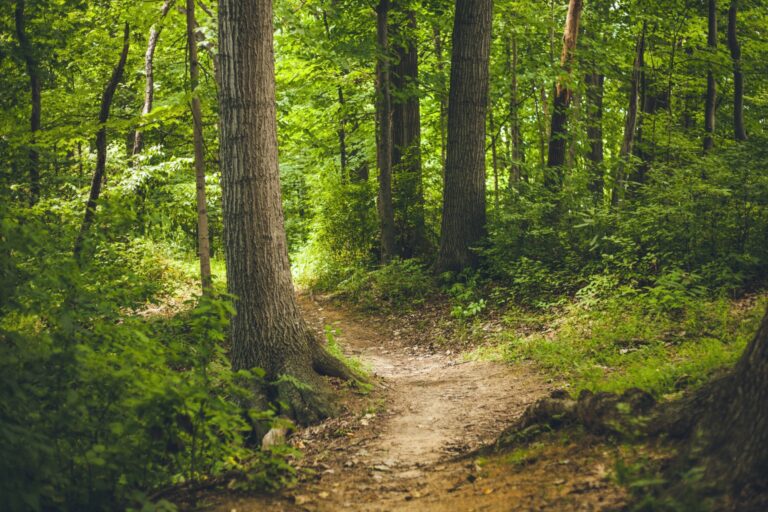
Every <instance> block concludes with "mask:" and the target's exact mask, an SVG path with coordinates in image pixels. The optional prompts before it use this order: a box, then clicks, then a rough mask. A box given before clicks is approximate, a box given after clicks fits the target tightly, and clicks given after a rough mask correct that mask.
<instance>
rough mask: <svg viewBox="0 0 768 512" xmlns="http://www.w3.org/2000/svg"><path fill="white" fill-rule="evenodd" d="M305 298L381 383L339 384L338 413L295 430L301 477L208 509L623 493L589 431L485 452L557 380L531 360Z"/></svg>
mask: <svg viewBox="0 0 768 512" xmlns="http://www.w3.org/2000/svg"><path fill="white" fill-rule="evenodd" d="M300 301H301V305H302V308H303V310H304V312H305V314H306V316H307V318H308V320H309V321H310V322H311V323H312V324H313V325H314V326H316V328H317V329H318V331H322V330H323V329H324V327H325V326H331V327H332V328H333V329H334V330H335V332H336V336H335V337H336V340H337V341H338V343H339V345H340V346H341V347H342V349H343V350H344V352H345V353H346V354H347V355H349V356H352V357H355V358H357V359H358V360H360V361H361V362H362V363H363V364H364V365H366V366H367V367H368V369H369V370H370V372H371V373H372V374H373V375H374V378H373V381H374V389H373V390H372V391H371V392H370V393H367V394H360V393H354V392H351V391H350V390H349V389H348V388H346V387H344V386H342V387H341V388H340V392H341V394H342V395H344V396H346V398H345V400H344V412H343V414H342V415H341V416H339V417H337V418H334V419H330V420H328V421H326V422H324V423H322V424H320V425H316V426H313V427H309V428H306V429H302V430H300V431H298V432H296V433H295V434H294V435H293V436H292V437H291V440H290V443H291V444H293V445H294V446H296V447H298V448H300V449H301V450H302V452H304V454H305V455H304V458H303V459H302V460H300V461H298V462H297V465H298V467H299V469H300V470H301V474H302V477H301V478H300V481H299V483H298V484H297V485H296V486H294V487H292V488H290V489H287V490H284V491H282V492H281V493H278V494H276V495H270V496H253V495H250V496H249V495H242V494H241V495H236V494H232V493H229V492H225V491H222V492H220V493H218V494H214V495H208V496H206V497H205V498H204V501H203V503H205V505H203V509H205V510H214V511H217V512H251V511H266V510H269V511H274V512H280V511H286V512H287V511H344V510H349V511H391V510H404V511H408V510H419V511H451V512H453V511H472V510H477V511H480V510H483V511H485V510H487V511H495V510H504V511H508V510H552V511H570V510H573V511H576V510H579V511H581V510H616V509H619V508H621V506H622V505H623V504H624V503H625V502H626V499H627V496H626V494H625V492H624V491H623V489H622V488H620V487H619V486H617V485H616V484H615V483H614V482H613V480H612V478H611V471H610V468H611V467H612V465H613V463H614V460H615V457H616V448H612V447H610V446H606V445H605V444H602V443H601V442H597V441H594V442H593V440H592V439H591V438H589V437H587V436H585V435H581V434H573V435H572V436H571V438H570V439H569V438H568V436H567V435H563V434H559V435H554V434H553V435H550V436H549V437H548V438H546V439H548V440H545V441H544V442H538V443H535V444H533V445H530V446H527V447H525V448H520V449H517V450H513V451H511V452H507V453H500V454H495V455H491V456H486V457H480V456H478V454H477V452H476V450H477V449H478V448H481V447H484V446H487V445H490V444H492V443H493V442H494V441H495V440H496V438H497V437H498V435H499V434H500V433H501V432H502V431H503V430H504V429H505V428H506V427H507V426H509V425H510V424H512V423H513V422H514V421H515V419H517V418H518V417H519V416H520V415H521V414H522V413H523V411H524V410H525V408H526V407H527V406H528V405H530V404H531V403H533V402H534V401H535V400H537V399H539V398H541V397H543V396H546V395H547V394H548V393H549V392H550V391H551V388H552V384H549V383H548V382H547V380H546V379H545V378H543V377H542V376H541V375H540V374H539V373H537V371H536V370H535V369H534V368H533V367H532V366H530V365H527V364H515V365H504V364H498V363H491V362H477V361H465V360H463V359H462V358H461V355H460V354H457V353H454V351H453V350H450V349H445V348H441V349H439V350H438V349H436V348H435V346H436V345H435V343H433V342H432V340H425V339H418V336H416V337H414V335H413V332H414V330H415V331H417V332H418V329H413V328H412V327H413V326H410V327H411V328H410V329H409V326H407V325H404V324H403V323H402V322H400V323H398V320H397V318H395V319H394V320H392V319H390V320H387V319H381V318H374V317H370V316H365V315H362V314H358V313H354V312H350V311H348V310H346V309H342V308H340V307H338V306H335V305H333V304H332V303H331V302H329V301H322V300H321V299H319V298H317V297H315V298H310V297H307V296H304V297H302V298H301V299H300ZM403 322H405V320H403ZM404 330H405V331H408V332H410V335H408V336H403V335H401V332H402V331H404ZM424 336H425V337H426V336H429V333H428V331H426V330H425V331H424ZM201 504H202V503H201V502H198V507H199V506H200V505H201Z"/></svg>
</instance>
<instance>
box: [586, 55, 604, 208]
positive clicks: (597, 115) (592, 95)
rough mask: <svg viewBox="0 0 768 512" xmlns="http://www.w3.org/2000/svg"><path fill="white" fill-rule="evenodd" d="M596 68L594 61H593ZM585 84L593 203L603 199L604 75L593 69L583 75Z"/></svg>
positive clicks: (590, 182) (590, 183) (590, 187)
mask: <svg viewBox="0 0 768 512" xmlns="http://www.w3.org/2000/svg"><path fill="white" fill-rule="evenodd" d="M593 68H596V63H593ZM584 81H585V83H586V84H587V139H588V140H589V153H588V157H589V170H590V173H589V174H590V179H589V184H588V186H589V190H590V192H592V197H593V198H594V200H595V204H600V203H601V202H602V199H603V187H604V183H603V172H604V168H603V91H604V89H605V87H604V85H605V75H603V74H602V73H600V72H598V71H597V70H596V69H593V71H592V72H591V73H588V74H587V75H586V77H585V80H584Z"/></svg>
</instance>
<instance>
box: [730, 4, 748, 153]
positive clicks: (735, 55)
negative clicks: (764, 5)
mask: <svg viewBox="0 0 768 512" xmlns="http://www.w3.org/2000/svg"><path fill="white" fill-rule="evenodd" d="M738 13H739V0H731V7H730V9H728V48H729V49H730V51H731V59H732V60H733V135H734V137H735V139H736V140H738V141H744V140H747V130H746V128H744V73H743V72H742V70H741V46H740V45H739V38H738V33H737V30H736V19H737V17H738Z"/></svg>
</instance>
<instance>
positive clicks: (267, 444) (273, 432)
mask: <svg viewBox="0 0 768 512" xmlns="http://www.w3.org/2000/svg"><path fill="white" fill-rule="evenodd" d="M287 435H288V429H286V428H273V429H270V431H269V432H267V435H265V436H264V439H262V440H261V449H262V450H268V449H270V448H272V447H273V446H278V445H281V444H285V437H286V436H287Z"/></svg>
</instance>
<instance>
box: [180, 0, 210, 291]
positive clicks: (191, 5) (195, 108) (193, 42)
mask: <svg viewBox="0 0 768 512" xmlns="http://www.w3.org/2000/svg"><path fill="white" fill-rule="evenodd" d="M186 14H187V48H188V51H189V88H190V92H191V93H192V101H191V102H190V110H191V111H192V136H193V139H194V140H193V142H194V147H195V189H196V194H195V198H196V203H197V255H198V259H199V260H200V281H201V283H202V287H203V293H207V292H208V291H209V290H210V288H211V243H210V240H209V238H208V236H209V235H208V205H207V203H206V199H205V141H204V140H203V112H202V107H201V105H200V95H199V94H198V91H197V86H198V83H199V81H200V64H199V62H198V60H197V39H196V38H195V29H196V28H197V21H196V20H195V0H187V6H186Z"/></svg>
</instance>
